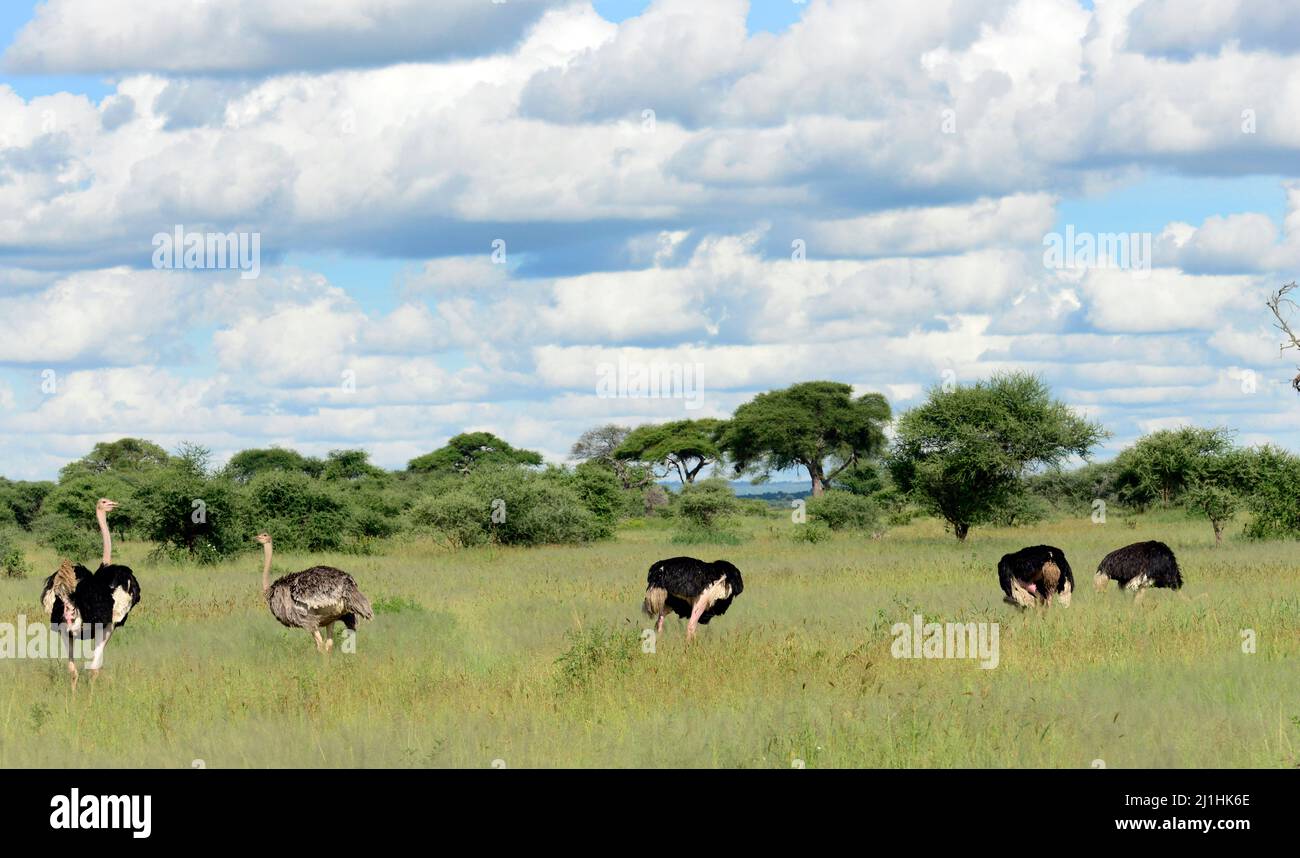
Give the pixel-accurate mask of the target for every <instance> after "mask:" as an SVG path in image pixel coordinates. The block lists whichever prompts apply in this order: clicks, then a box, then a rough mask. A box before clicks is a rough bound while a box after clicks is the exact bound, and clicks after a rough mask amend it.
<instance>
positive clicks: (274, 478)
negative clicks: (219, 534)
mask: <svg viewBox="0 0 1300 858" xmlns="http://www.w3.org/2000/svg"><path fill="white" fill-rule="evenodd" d="M242 506H243V511H242V517H243V521H244V524H243V526H242V527H241V528H240V532H241V540H240V541H241V543H246V542H247V541H248V540H249V539H251V538H252V535H253V534H255V533H258V532H263V531H265V532H266V533H269V534H271V536H272V538H273V539H275V542H276V545H277V546H278V547H281V548H283V549H285V550H287V551H339V550H343V549H345V548H348V547H350V546H352V545H354V544H355V542H356V539H357V536H358V525H357V521H356V517H355V516H354V515H353V512H352V509H351V507H350V505H349V504H348V502H347V499H346V496H345V495H344V494H343V492H342V491H341V490H338V489H334V488H331V487H330V486H329V485H327V484H324V483H322V482H320V481H319V480H315V479H312V478H311V477H309V476H307V475H306V474H303V473H295V472H293V471H266V472H263V473H260V474H258V475H257V476H255V477H253V478H252V480H250V481H249V483H248V486H247V487H246V488H245V489H244V491H243V504H242ZM368 519H369V517H368ZM369 520H371V522H372V527H373V526H374V525H373V519H369ZM241 547H242V546H241Z"/></svg>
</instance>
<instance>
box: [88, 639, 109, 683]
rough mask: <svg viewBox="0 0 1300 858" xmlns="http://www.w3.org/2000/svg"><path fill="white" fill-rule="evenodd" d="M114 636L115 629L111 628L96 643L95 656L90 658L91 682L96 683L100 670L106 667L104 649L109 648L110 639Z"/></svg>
mask: <svg viewBox="0 0 1300 858" xmlns="http://www.w3.org/2000/svg"><path fill="white" fill-rule="evenodd" d="M112 636H113V627H112V626H109V627H108V630H107V631H105V632H104V636H103V637H101V638H99V639H98V641H96V643H95V651H94V654H93V655H92V656H91V658H90V681H91V682H94V681H95V679H96V678H97V677H98V676H99V671H100V669H101V668H102V667H103V666H104V648H105V647H107V646H108V639H109V638H111V637H112Z"/></svg>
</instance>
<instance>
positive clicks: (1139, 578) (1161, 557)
mask: <svg viewBox="0 0 1300 858" xmlns="http://www.w3.org/2000/svg"><path fill="white" fill-rule="evenodd" d="M1092 581H1093V584H1094V586H1096V588H1097V591H1098V592H1100V591H1102V590H1105V589H1106V587H1107V586H1108V585H1109V584H1110V582H1111V581H1117V582H1119V586H1120V589H1123V590H1129V591H1131V592H1134V593H1136V594H1137V595H1136V596H1135V597H1134V600H1137V599H1141V598H1142V594H1143V593H1144V592H1145V591H1146V588H1148V587H1167V588H1169V589H1170V590H1177V589H1178V588H1180V587H1182V586H1183V574H1182V572H1181V571H1180V570H1179V568H1178V559H1177V558H1176V557H1174V552H1173V549H1171V548H1170V547H1169V546H1168V545H1165V544H1164V543H1163V542H1156V541H1155V540H1152V541H1150V542H1135V543H1133V544H1132V545H1126V546H1124V547H1123V548H1117V549H1115V550H1114V551H1112V552H1111V553H1109V554H1107V555H1106V556H1105V557H1103V558H1102V559H1101V563H1099V564H1098V565H1097V574H1096V575H1095V576H1094V577H1093V579H1092Z"/></svg>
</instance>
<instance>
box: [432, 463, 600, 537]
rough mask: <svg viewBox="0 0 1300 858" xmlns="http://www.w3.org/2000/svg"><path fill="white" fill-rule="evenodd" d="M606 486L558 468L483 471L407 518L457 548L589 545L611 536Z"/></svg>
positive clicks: (466, 477)
mask: <svg viewBox="0 0 1300 858" xmlns="http://www.w3.org/2000/svg"><path fill="white" fill-rule="evenodd" d="M608 487H609V484H608V483H604V478H603V477H593V476H590V475H588V476H585V477H576V476H575V475H574V474H571V473H568V472H566V471H563V470H560V469H558V468H553V469H551V470H548V471H543V472H537V471H531V470H525V469H523V468H512V467H485V468H480V469H478V470H476V471H474V472H473V473H470V474H469V475H467V476H465V477H463V478H460V479H459V480H458V481H457V484H456V486H455V487H454V488H452V489H451V490H450V491H448V492H445V493H444V494H442V495H439V496H437V497H432V498H426V499H425V500H423V501H421V502H420V503H418V504H417V505H416V506H415V507H414V509H412V511H411V517H412V520H413V521H414V522H415V523H416V525H417V526H419V527H423V528H427V529H429V530H432V531H434V532H435V533H437V534H439V535H440V536H441V537H442V538H443V539H445V540H446V541H447V542H448V543H449V544H450V545H452V546H453V547H456V548H464V547H468V546H472V545H484V544H487V543H497V544H500V545H544V544H564V543H568V544H573V543H581V542H589V541H591V540H595V539H601V538H604V537H606V536H608V535H609V534H610V533H612V532H613V520H612V519H611V518H610V515H611V514H612V510H613V508H614V506H616V498H617V496H616V495H615V496H614V497H612V498H611V496H610V495H609V493H608ZM588 503H591V504H593V505H595V506H596V507H597V510H596V511H593V510H592V509H591V508H590V507H589V506H588V505H587V504H588ZM611 503H613V504H614V506H611Z"/></svg>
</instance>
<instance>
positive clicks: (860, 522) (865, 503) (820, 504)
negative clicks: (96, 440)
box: [808, 490, 880, 531]
mask: <svg viewBox="0 0 1300 858" xmlns="http://www.w3.org/2000/svg"><path fill="white" fill-rule="evenodd" d="M808 519H809V521H810V522H812V523H820V524H823V525H825V526H826V527H828V528H830V529H831V530H868V531H873V530H875V529H876V528H877V526H878V524H879V522H880V510H879V509H878V508H877V507H876V504H875V502H874V501H873V500H872V499H871V498H869V497H867V496H865V495H859V494H854V493H852V492H847V491H838V490H832V491H828V492H826V493H825V494H823V495H822V496H821V497H812V498H809V499H808Z"/></svg>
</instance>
